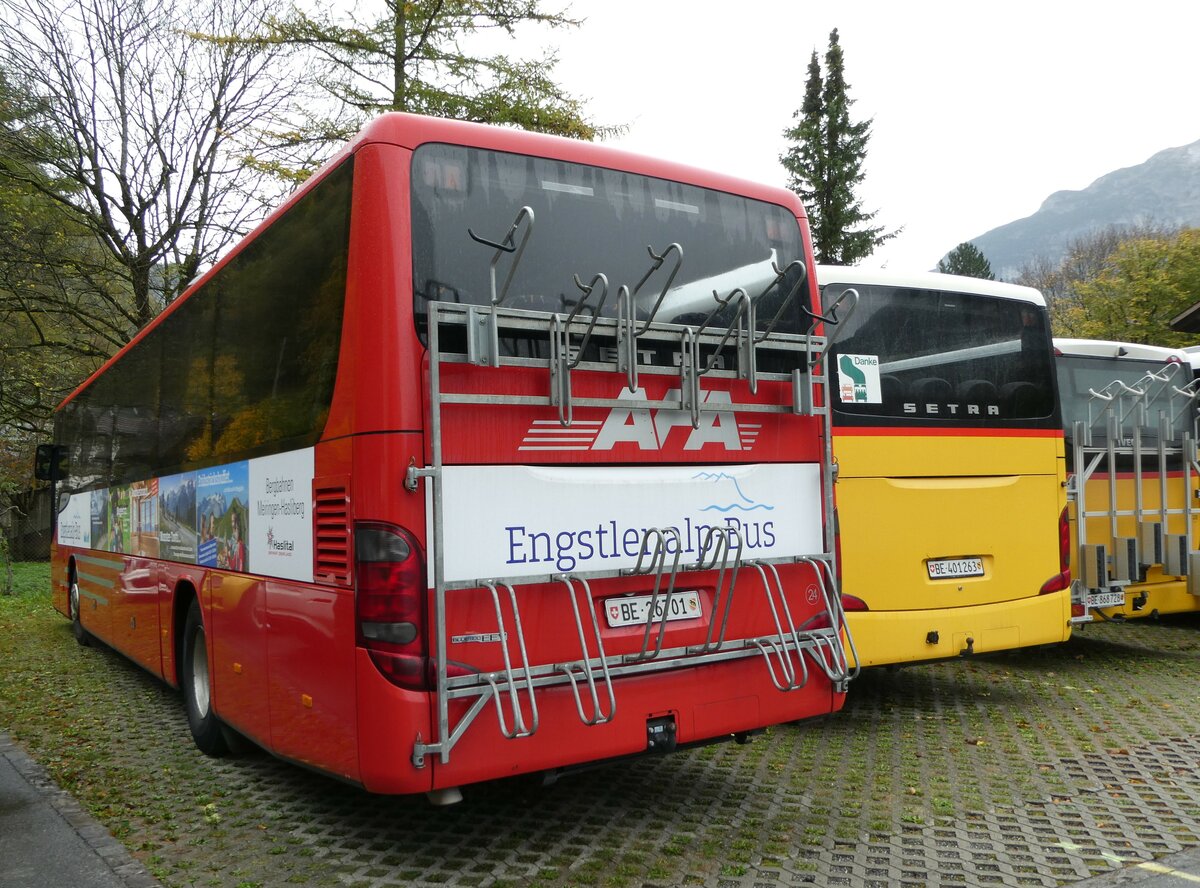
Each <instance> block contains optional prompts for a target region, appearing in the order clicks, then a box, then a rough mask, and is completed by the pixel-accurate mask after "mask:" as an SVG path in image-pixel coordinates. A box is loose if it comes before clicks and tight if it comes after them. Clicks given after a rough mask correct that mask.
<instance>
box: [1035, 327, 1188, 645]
mask: <svg viewBox="0 0 1200 888" xmlns="http://www.w3.org/2000/svg"><path fill="white" fill-rule="evenodd" d="M1054 346H1055V351H1056V353H1057V356H1058V357H1057V359H1056V364H1057V367H1058V385H1059V391H1060V393H1061V398H1062V413H1063V428H1064V430H1065V432H1066V446H1067V470H1068V473H1069V478H1070V487H1069V491H1070V494H1071V538H1072V551H1073V552H1076V553H1078V554H1077V561H1076V563H1077V565H1078V567H1079V569H1078V571H1077V576H1076V582H1075V599H1076V603H1077V605H1078V608H1077V610H1078V611H1079V613H1078V614H1077V616H1076V617H1075V619H1076V621H1077V622H1088V621H1091V620H1095V619H1113V618H1136V617H1147V616H1157V615H1159V614H1170V613H1181V612H1187V611H1195V610H1200V564H1198V563H1197V562H1196V557H1195V556H1196V555H1197V553H1194V552H1193V549H1194V548H1195V546H1196V531H1197V527H1196V525H1197V519H1200V500H1198V499H1197V493H1198V488H1200V473H1198V472H1197V468H1196V431H1197V429H1196V424H1197V412H1196V404H1197V401H1198V400H1200V382H1197V380H1196V379H1195V370H1194V367H1193V364H1194V363H1195V362H1197V360H1200V354H1197V353H1196V352H1194V351H1190V350H1182V349H1178V350H1177V349H1171V348H1161V347H1157V346H1151V345H1140V344H1135V343H1132V342H1110V341H1103V340H1092V339H1055V340H1054ZM1081 516H1082V517H1081Z"/></svg>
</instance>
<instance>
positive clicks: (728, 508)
mask: <svg viewBox="0 0 1200 888" xmlns="http://www.w3.org/2000/svg"><path fill="white" fill-rule="evenodd" d="M692 478H693V479H696V480H700V481H708V482H711V483H712V485H713V502H712V505H708V506H705V507H704V508H703V509H701V511H702V512H722V513H725V512H756V511H765V512H773V511H774V510H775V507H774V506H769V505H767V504H766V503H760V502H757V501H756V500H753V499H751V498H750V497H748V496H746V494H745V493H743V492H742V487H741V485H740V484H739V483H738V480H737V478H735V477H733V476H732V475H727V474H726V473H725V472H698V473H696V474H695V475H693V476H692Z"/></svg>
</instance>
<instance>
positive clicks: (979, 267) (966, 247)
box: [937, 241, 996, 281]
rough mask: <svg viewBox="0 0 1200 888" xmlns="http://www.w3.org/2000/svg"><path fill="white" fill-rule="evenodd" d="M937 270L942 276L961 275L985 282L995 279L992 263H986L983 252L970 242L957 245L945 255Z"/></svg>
mask: <svg viewBox="0 0 1200 888" xmlns="http://www.w3.org/2000/svg"><path fill="white" fill-rule="evenodd" d="M937 270H938V271H939V272H941V273H942V274H961V275H964V276H965V277H973V278H982V279H983V280H985V281H994V280H995V279H996V275H994V274H993V273H992V263H990V262H988V259H987V256H985V255H983V251H982V250H980V249H979V247H977V246H975V245H974V244H973V243H971V242H970V241H966V242H964V243H961V244H959V245H958V246H957V247H955V248H954V249H953V250H951V251H950V252H949V253H947V254H946V258H945V259H941V260H939V261H938V264H937Z"/></svg>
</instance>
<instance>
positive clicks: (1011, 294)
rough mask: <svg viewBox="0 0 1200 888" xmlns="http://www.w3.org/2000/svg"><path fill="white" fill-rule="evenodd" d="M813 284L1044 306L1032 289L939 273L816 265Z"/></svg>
mask: <svg viewBox="0 0 1200 888" xmlns="http://www.w3.org/2000/svg"><path fill="white" fill-rule="evenodd" d="M817 283H818V284H821V285H822V286H823V285H825V284H826V283H831V284H832V283H839V284H859V285H864V286H865V285H870V284H875V285H879V286H889V287H910V288H912V289H916V290H947V291H949V292H952V293H974V294H978V295H980V296H995V297H998V298H1000V299H1015V300H1017V301H1019V302H1031V303H1033V304H1034V305H1041V306H1044V305H1045V304H1046V300H1045V298H1044V297H1043V296H1042V294H1041V293H1040V292H1038V291H1037V290H1035V289H1034V288H1033V287H1022V286H1020V285H1019V284H1006V283H1003V282H1001V281H988V280H984V279H982V278H972V277H963V276H962V275H957V274H941V273H939V272H936V271H893V270H892V269H890V268H863V267H861V266H857V265H818V266H817Z"/></svg>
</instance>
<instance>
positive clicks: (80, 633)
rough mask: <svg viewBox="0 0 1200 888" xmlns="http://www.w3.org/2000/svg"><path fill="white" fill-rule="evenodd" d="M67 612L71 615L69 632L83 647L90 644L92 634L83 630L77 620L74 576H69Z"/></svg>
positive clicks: (76, 587)
mask: <svg viewBox="0 0 1200 888" xmlns="http://www.w3.org/2000/svg"><path fill="white" fill-rule="evenodd" d="M67 610H68V611H70V614H71V632H72V633H74V635H75V640H76V641H77V642H79V643H80V644H81V645H84V646H87V645H89V644H91V643H92V633H90V632H88V631H87V630H86V629H84V628H83V623H82V622H80V619H79V580H77V579H75V575H74V574H72V575H71V590H70V591H69V592H68V593H67Z"/></svg>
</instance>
